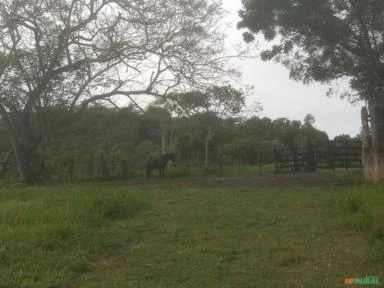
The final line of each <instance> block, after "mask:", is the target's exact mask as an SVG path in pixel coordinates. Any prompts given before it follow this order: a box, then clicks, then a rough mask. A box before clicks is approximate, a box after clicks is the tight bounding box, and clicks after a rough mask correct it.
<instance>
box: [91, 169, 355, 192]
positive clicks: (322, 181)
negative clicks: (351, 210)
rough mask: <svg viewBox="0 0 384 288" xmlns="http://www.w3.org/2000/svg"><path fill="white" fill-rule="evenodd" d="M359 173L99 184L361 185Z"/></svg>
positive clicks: (148, 186)
mask: <svg viewBox="0 0 384 288" xmlns="http://www.w3.org/2000/svg"><path fill="white" fill-rule="evenodd" d="M360 183H361V176H360V173H356V171H354V172H352V173H351V172H348V171H347V172H317V173H296V174H276V175H268V176H244V177H216V178H210V177H200V178H194V177H191V178H166V177H165V178H152V179H141V180H130V181H117V182H112V183H111V182H102V183H97V184H96V183H95V184H96V185H108V186H110V185H112V186H131V187H138V188H144V189H160V188H165V189H174V188H219V189H225V188H244V189H253V188H268V187H271V188H274V187H278V188H285V187H287V188H288V187H333V186H336V187H337V186H346V185H351V184H352V185H353V184H360Z"/></svg>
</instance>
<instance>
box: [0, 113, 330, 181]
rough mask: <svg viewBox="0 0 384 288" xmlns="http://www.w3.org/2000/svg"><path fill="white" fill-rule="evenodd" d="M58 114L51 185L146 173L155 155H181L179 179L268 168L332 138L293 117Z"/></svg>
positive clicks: (49, 164) (47, 145)
mask: <svg viewBox="0 0 384 288" xmlns="http://www.w3.org/2000/svg"><path fill="white" fill-rule="evenodd" d="M51 113H52V114H53V115H54V119H55V121H58V122H60V123H61V125H60V126H57V125H52V128H51V129H49V130H47V131H46V133H47V135H49V137H46V139H45V141H44V143H43V145H42V147H41V149H42V151H41V155H42V157H43V158H44V159H43V160H44V161H43V162H44V163H45V177H46V178H47V180H49V179H48V178H51V177H52V178H53V179H60V178H62V179H97V178H100V179H113V178H116V177H118V178H132V177H137V176H143V175H144V174H143V173H144V172H143V171H144V166H145V162H146V159H147V158H148V156H150V155H152V156H154V155H158V154H161V153H166V152H169V151H175V152H176V153H177V169H178V173H176V174H178V175H180V176H188V175H189V174H191V173H192V172H191V169H195V168H201V169H202V170H203V171H205V170H207V171H205V172H207V173H209V171H210V168H209V167H213V166H215V167H217V166H218V165H220V164H222V165H224V166H228V165H229V166H233V165H256V164H258V163H262V164H263V165H265V164H269V163H273V149H274V148H279V147H288V148H289V147H293V146H295V145H299V146H300V145H306V144H307V141H308V139H311V141H312V143H313V144H315V145H323V144H326V143H327V141H328V136H327V134H326V133H325V132H323V131H320V130H318V129H316V128H315V127H314V126H313V125H312V124H311V123H309V122H308V121H304V122H301V121H291V120H288V119H285V118H279V119H276V120H272V119H270V118H266V117H265V118H260V117H257V116H254V117H252V118H249V119H244V118H239V117H238V118H221V117H219V116H217V115H216V114H214V113H211V112H202V113H196V114H194V115H191V116H187V115H184V116H178V117H175V116H174V117H172V114H171V113H170V112H168V111H167V110H165V109H163V108H161V107H156V106H150V107H149V108H148V109H146V110H145V111H140V110H137V109H135V108H134V106H130V107H128V108H124V109H115V108H105V107H92V108H89V109H87V110H85V111H84V112H83V113H81V114H80V115H78V116H76V117H72V114H70V113H67V112H63V111H60V110H57V111H52V112H51ZM63 123H64V124H63ZM209 133H211V138H210V139H209V142H208V143H207V142H206V138H207V136H208V134H209ZM0 139H1V140H0V147H1V151H7V150H11V145H10V143H9V142H8V140H7V136H6V133H5V130H4V129H2V128H1V126H0ZM206 144H207V147H206ZM206 148H207V151H205V149H206ZM206 153H207V160H208V163H207V164H208V166H207V167H205V154H206ZM12 165H13V166H12V167H11V171H10V172H8V174H11V176H12V175H13V177H14V175H15V173H16V171H15V169H16V167H15V166H16V163H15V162H13V163H12ZM193 167H195V168H193ZM204 167H205V168H204ZM12 173H13V174H12Z"/></svg>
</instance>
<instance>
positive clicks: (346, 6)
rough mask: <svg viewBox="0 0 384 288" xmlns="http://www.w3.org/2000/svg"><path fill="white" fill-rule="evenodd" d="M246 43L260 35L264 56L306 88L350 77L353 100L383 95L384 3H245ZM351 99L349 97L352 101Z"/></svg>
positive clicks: (251, 0) (362, 0)
mask: <svg viewBox="0 0 384 288" xmlns="http://www.w3.org/2000/svg"><path fill="white" fill-rule="evenodd" d="M243 6H244V8H243V9H242V10H241V11H240V17H241V19H242V20H241V21H240V22H239V23H238V27H239V28H247V29H248V30H249V32H245V33H244V39H245V41H248V42H250V41H253V40H254V39H255V35H256V34H259V33H260V34H262V35H263V36H264V39H265V40H267V41H269V42H271V43H272V44H271V45H270V46H269V48H267V49H265V50H264V51H262V53H261V56H262V58H263V59H264V60H274V61H277V62H279V63H282V64H283V65H285V66H286V67H288V68H289V69H290V72H291V77H292V78H294V79H296V80H301V81H304V82H308V81H319V82H330V81H332V80H334V79H339V78H342V77H348V78H349V79H350V80H351V81H350V83H351V87H352V88H353V90H354V91H357V92H358V93H357V94H354V99H356V98H358V99H378V98H382V97H383V89H384V2H383V1H381V0H243ZM350 96H351V95H350Z"/></svg>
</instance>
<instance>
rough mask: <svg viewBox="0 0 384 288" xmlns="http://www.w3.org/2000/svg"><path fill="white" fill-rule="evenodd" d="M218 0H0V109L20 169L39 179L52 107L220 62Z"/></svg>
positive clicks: (212, 71) (170, 82)
mask: <svg viewBox="0 0 384 288" xmlns="http://www.w3.org/2000/svg"><path fill="white" fill-rule="evenodd" d="M220 15H221V9H220V5H219V4H218V3H217V2H216V1H215V0H207V1H201V0H191V1H172V0H160V1H150V0H3V1H1V3H0V116H1V118H2V120H3V121H4V123H5V125H6V127H7V130H8V132H9V135H10V137H11V139H12V143H13V149H14V152H15V154H16V158H17V163H18V168H19V172H20V176H21V179H22V180H23V182H24V183H26V184H31V183H33V182H35V181H38V180H39V178H40V174H41V171H40V170H41V169H40V167H41V162H42V159H41V158H42V157H41V155H42V151H41V148H42V146H41V143H42V140H43V139H44V138H45V137H46V135H47V127H48V126H49V124H51V123H52V122H53V120H55V119H54V118H52V117H48V118H47V115H51V114H49V113H46V112H47V111H50V110H51V109H52V108H53V107H54V108H58V107H61V108H62V109H64V110H69V111H71V112H76V111H78V110H79V109H81V108H84V107H87V106H88V105H89V104H91V103H95V102H99V103H100V102H107V103H108V102H109V103H114V101H115V100H116V98H115V97H116V96H121V95H123V96H126V97H128V98H129V99H130V100H131V101H133V102H134V99H133V96H134V95H144V94H147V95H152V96H155V97H164V96H166V95H167V93H168V92H169V91H172V89H175V88H180V89H186V88H187V87H189V88H190V87H191V86H192V87H198V88H201V87H203V86H205V85H206V84H207V83H213V82H215V81H217V80H218V79H219V77H222V74H223V72H225V70H226V69H225V68H224V64H225V61H224V60H223V58H222V57H220V56H219V55H220V53H221V50H220V49H221V47H222V45H221V43H222V40H223V38H222V36H221V35H220V33H218V32H217V31H218V29H217V24H218V20H219V19H220Z"/></svg>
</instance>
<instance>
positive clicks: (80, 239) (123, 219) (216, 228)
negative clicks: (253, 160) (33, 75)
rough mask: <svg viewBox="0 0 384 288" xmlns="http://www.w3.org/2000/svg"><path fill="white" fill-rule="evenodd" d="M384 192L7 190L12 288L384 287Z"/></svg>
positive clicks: (3, 202) (0, 248)
mask: <svg viewBox="0 0 384 288" xmlns="http://www.w3.org/2000/svg"><path fill="white" fill-rule="evenodd" d="M383 205H384V192H383V187H382V186H375V185H365V186H354V187H339V188H338V187H335V188H312V189H308V188H306V189H304V188H290V189H284V188H273V189H272V188H270V189H255V190H254V189H232V190H229V189H228V190H215V189H213V190H207V189H186V190H185V189H181V188H180V189H178V188H172V189H169V190H162V189H159V190H148V189H146V190H145V189H140V188H132V187H131V188H127V187H117V188H116V187H115V188H113V189H112V188H101V187H76V186H66V187H65V186H57V187H44V188H30V189H3V190H1V192H0V280H1V281H0V287H18V288H21V287H41V288H43V287H44V288H46V287H63V288H64V287H76V288H77V287H85V288H88V287H135V288H140V287H143V288H144V287H145V288H147V287H159V288H161V287H220V288H221V287H228V288H229V287H267V288H268V287H319V288H320V287H322V288H323V287H343V281H344V278H346V277H365V276H367V275H369V276H380V277H381V278H380V279H381V282H383V280H384V278H383V277H384V261H383V260H384V244H383V243H384V213H383V212H382V211H383V209H382V207H383Z"/></svg>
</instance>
